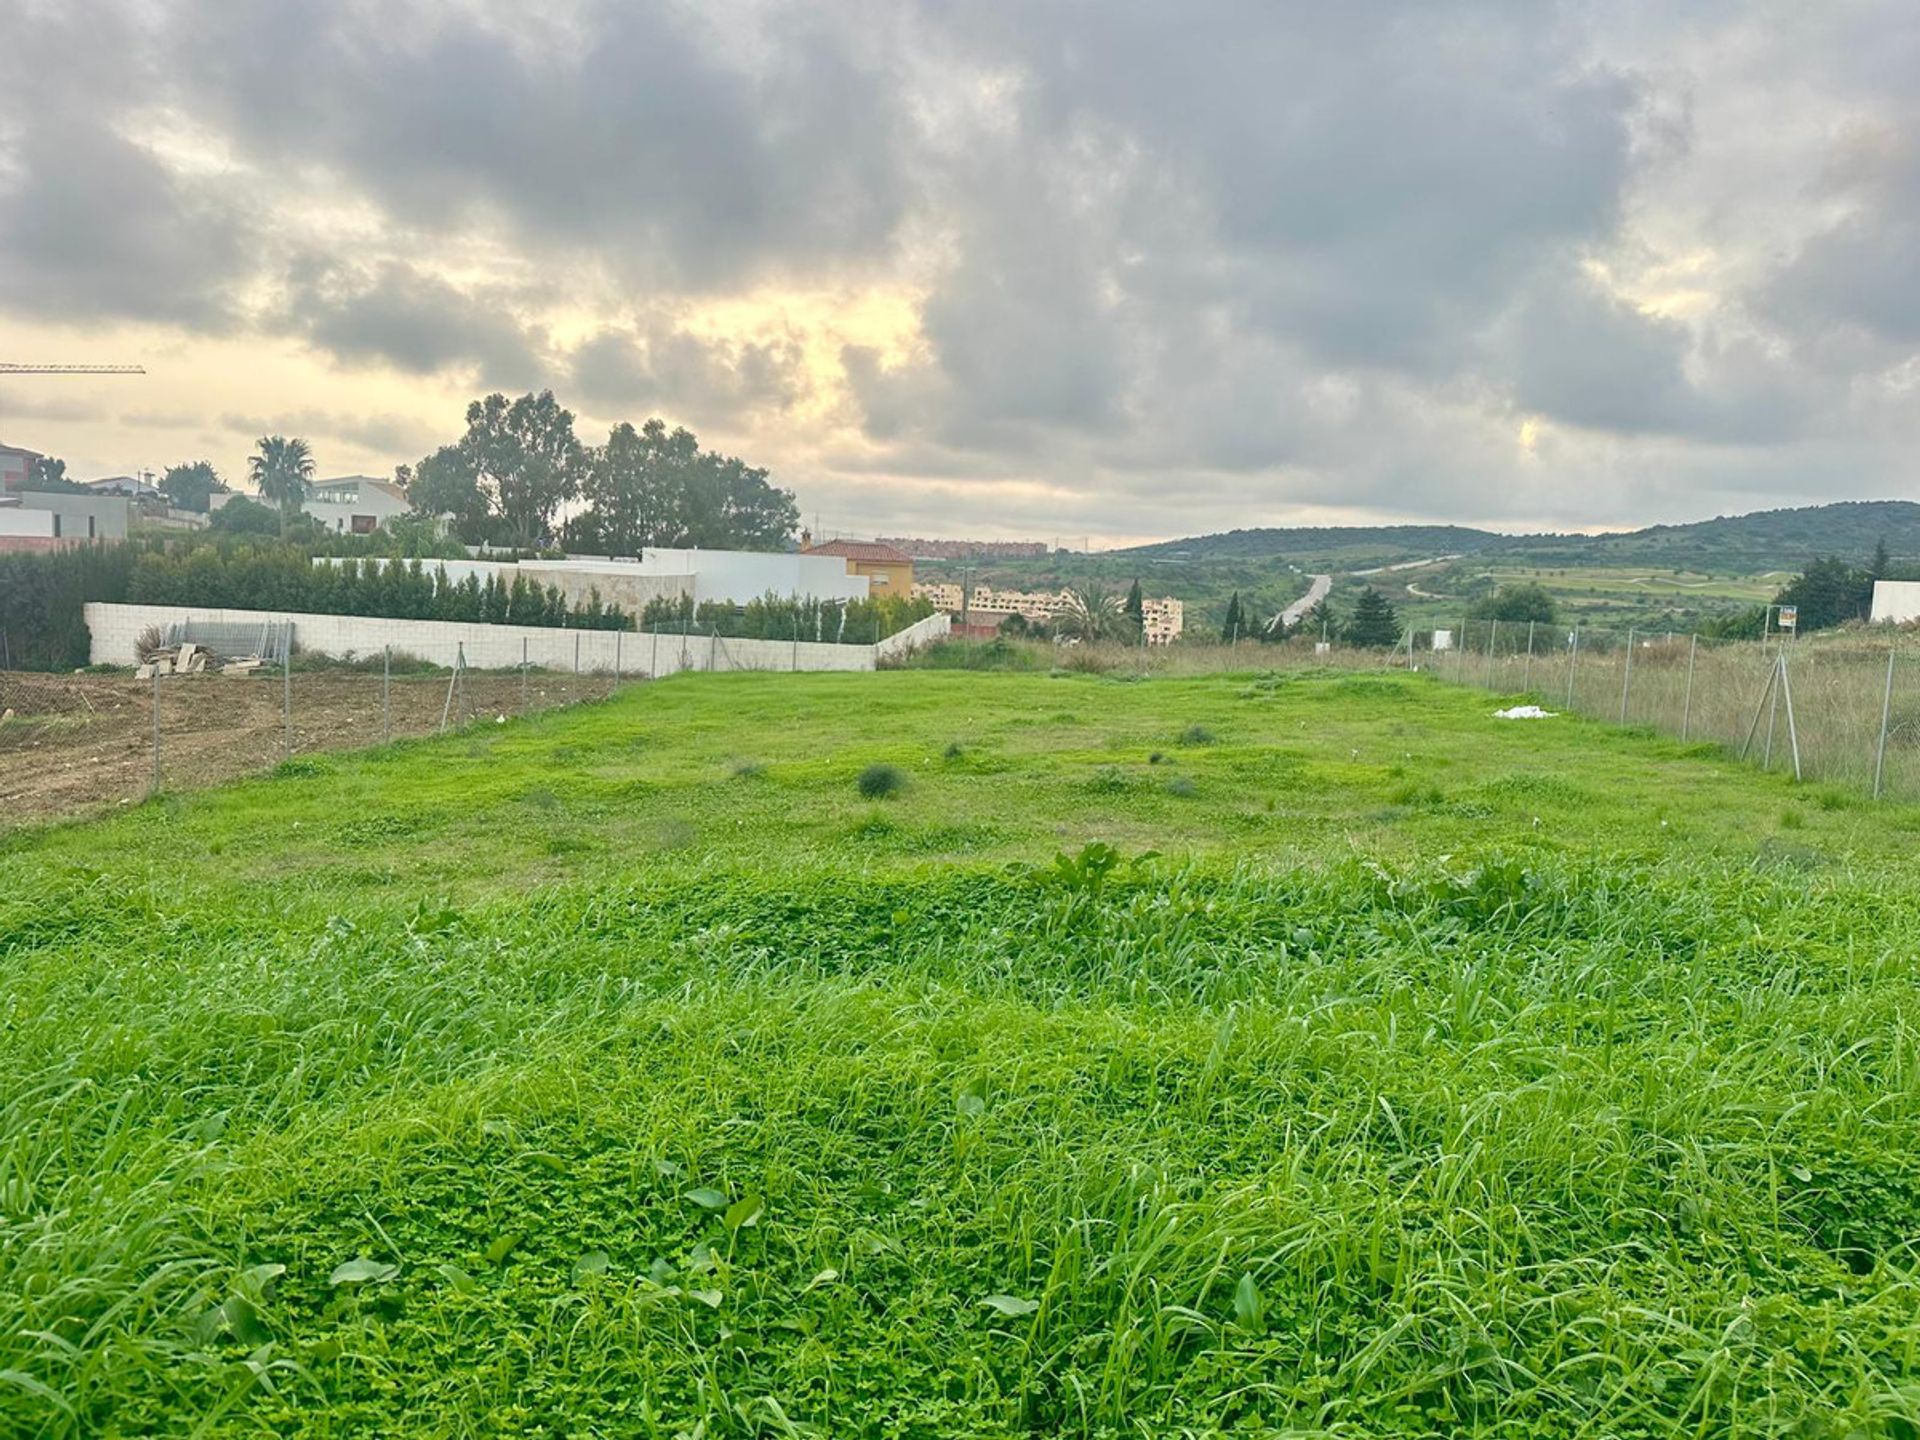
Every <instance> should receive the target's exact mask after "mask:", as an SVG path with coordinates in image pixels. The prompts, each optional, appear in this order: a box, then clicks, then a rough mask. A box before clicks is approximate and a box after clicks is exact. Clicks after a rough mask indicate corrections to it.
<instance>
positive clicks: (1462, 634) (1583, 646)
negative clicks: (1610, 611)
mask: <svg viewBox="0 0 1920 1440" xmlns="http://www.w3.org/2000/svg"><path fill="white" fill-rule="evenodd" d="M1403 661H1404V662H1405V663H1409V664H1412V665H1414V666H1416V667H1419V668H1430V669H1431V670H1432V671H1433V672H1434V673H1435V674H1437V675H1439V676H1441V677H1442V678H1444V679H1447V680H1452V681H1455V682H1457V683H1460V684H1466V685H1475V686H1479V687H1480V688H1482V689H1485V690H1488V691H1491V692H1493V693H1495V694H1498V695H1512V696H1527V697H1529V698H1531V699H1533V700H1534V701H1536V702H1537V703H1539V704H1540V705H1542V706H1544V707H1545V708H1547V709H1551V710H1569V711H1574V712H1576V713H1578V714H1582V715H1591V716H1595V717H1597V718H1599V719H1603V720H1610V721H1613V722H1614V723H1616V724H1621V725H1635V726H1643V727H1645V728H1647V729H1650V730H1653V731H1656V732H1657V733H1659V734H1662V735H1668V736H1671V737H1673V738H1675V739H1677V740H1684V741H1697V742H1700V743H1712V744H1716V745H1719V746H1722V747H1724V748H1725V749H1727V750H1728V751H1730V752H1732V753H1733V754H1735V755H1737V756H1740V757H1742V758H1744V759H1747V760H1749V761H1751V762H1752V763H1754V764H1757V765H1759V766H1761V767H1763V768H1765V769H1770V770H1784V771H1787V772H1789V773H1792V774H1794V775H1795V776H1796V777H1797V778H1799V779H1803V780H1818V781H1825V782H1828V783H1831V784H1835V785H1841V786H1846V787H1848V788H1851V789H1855V790H1858V791H1860V792H1862V793H1864V794H1868V795H1875V796H1879V795H1891V796H1901V797H1914V796H1920V662H1917V659H1916V656H1915V654H1913V653H1911V652H1909V651H1907V650H1903V649H1902V648H1901V646H1900V644H1899V642H1898V640H1897V639H1895V638H1893V637H1891V636H1888V635H1886V634H1837V635H1826V636H1821V637H1818V638H1809V639H1791V638H1787V639H1778V638H1776V639H1772V640H1769V641H1767V642H1765V643H1761V642H1756V641H1747V640H1738V641H1736V640H1712V639H1708V638H1706V637H1702V636H1696V635H1689V634H1684V633H1681V632H1677V631H1667V630H1656V631H1648V630H1639V629H1632V628H1628V629H1612V628H1603V627H1596V626H1568V625H1552V626H1549V625H1542V624H1537V623H1517V624H1516V623H1505V624H1503V623H1501V622H1498V621H1469V622H1466V623H1465V624H1464V625H1462V626H1459V627H1456V628H1453V629H1451V630H1439V631H1434V630H1428V631H1418V632H1414V633H1413V634H1412V635H1411V636H1410V637H1409V640H1408V647H1407V650H1406V652H1405V654H1404V656H1403Z"/></svg>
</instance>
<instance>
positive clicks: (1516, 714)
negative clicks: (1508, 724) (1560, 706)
mask: <svg viewBox="0 0 1920 1440" xmlns="http://www.w3.org/2000/svg"><path fill="white" fill-rule="evenodd" d="M1556 713H1557V712H1555V711H1552V710H1542V709H1541V708H1540V707H1539V706H1538V705H1516V706H1514V707H1513V708H1512V709H1511V710H1496V711H1494V712H1493V718H1494V719H1496V720H1551V719H1553V717H1554V715H1555V714H1556Z"/></svg>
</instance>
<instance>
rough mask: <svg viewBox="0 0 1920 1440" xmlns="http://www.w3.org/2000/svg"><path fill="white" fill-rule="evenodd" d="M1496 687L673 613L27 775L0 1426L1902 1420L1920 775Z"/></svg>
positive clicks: (0, 1066) (657, 1431) (546, 1427)
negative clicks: (916, 664)
mask: <svg viewBox="0 0 1920 1440" xmlns="http://www.w3.org/2000/svg"><path fill="white" fill-rule="evenodd" d="M1493 708H1494V705H1493V703H1492V702H1491V701H1490V698H1489V697H1488V696H1486V695H1484V694H1481V693H1476V692H1474V691H1470V690H1465V689H1457V688H1449V687H1446V686H1443V685H1441V684H1440V683H1438V682H1437V681H1434V680H1432V679H1430V678H1428V677H1425V676H1412V677H1408V676H1389V675H1380V676H1376V675H1338V674H1317V673H1308V674H1298V675H1290V676H1259V675H1239V676H1208V677H1199V678H1192V679H1168V678H1158V679H1152V680H1147V681H1135V680H1128V679H1124V678H1118V677H1103V676H1091V675H1075V676H1060V677H1054V676H1048V675H1044V674H1027V675H1021V674H946V673H936V672H926V671H900V672H888V673H882V674H879V675H845V676H786V675H777V676H770V675H752V674H739V675H720V676H689V677H684V678H681V679H676V680H672V681H667V682H663V683H660V684H656V685H647V686H638V687H634V688H631V689H629V690H627V691H625V692H623V693H622V694H621V695H620V696H619V697H618V698H617V699H615V700H613V701H610V702H607V703H604V704H598V705H592V706H587V707H582V708H579V709H576V710H573V711H568V712H554V713H550V714H547V715H544V716H541V717H539V718H537V719H534V720H531V721H528V722H515V723H509V724H504V725H498V726H493V725H489V726H485V727H481V728H478V729H476V730H474V731H471V732H467V733H464V734H461V735H457V736H452V737H448V738H446V739H444V740H440V741H434V742H421V743H414V744H403V745H398V746H394V747H391V748H389V749H385V750H380V751H374V752H369V753H366V754H362V755H357V756H348V757H337V756H336V757H330V758H324V759H321V758H313V759H297V760H295V761H293V762H291V763H289V764H288V765H286V766H284V767H282V770H281V772H280V773H278V774H276V775H275V776H273V777H272V778H267V779H262V780H259V781H256V782H252V783H248V784H242V785H238V786H233V787H229V788H226V789H222V790H218V791H213V792H208V793H203V794H198V795H191V796H181V797H170V798H165V799H162V800H160V801H156V802H153V803H150V804H148V805H146V806H143V807H140V808H138V809H136V810H133V811H130V812H128V813H125V814H123V815H120V816H117V817H114V818H112V819H110V820H106V821H102V822H98V823H90V824H84V825H75V826H69V827H63V828H54V829H49V830H43V831H15V832H13V833H12V834H11V835H0V965H3V966H4V968H3V969H0V975H3V976H4V979H3V980H0V986H3V988H0V1432H4V1433H7V1434H22V1435H37V1434H46V1435H86V1436H116V1435H122V1436H134V1435H153V1434H167V1435H176V1434H177V1435H188V1434H192V1435H200V1436H255V1435H270V1434H271V1435H324V1436H360V1435H400V1434H405V1435H430V1436H449V1437H453V1436H479V1435H488V1436H529V1435H531V1436H561V1435H567V1436H574V1435H588V1436H660V1437H677V1436H687V1437H695V1436H698V1437H719V1436H743V1437H744V1436H758V1435H779V1436H790V1435H809V1436H852V1435H858V1436H869V1435H871V1436H915V1437H929V1440H931V1437H949V1436H996V1435H1010V1434H1047V1435H1052V1434H1070V1435H1085V1436H1122V1435H1125V1436H1146V1435H1190V1436H1201V1435H1216V1434H1234V1435H1274V1434H1292V1435H1299V1434H1334V1435H1352V1436H1359V1435H1373V1434H1419V1435H1456V1434H1472V1435H1487V1436H1494V1435H1498V1436H1503V1437H1505V1436H1527V1435H1539V1436H1548V1435H1552V1436H1563V1435H1588V1436H1595V1437H1601V1436H1679V1435H1687V1436H1706V1435H1733V1434H1739V1435H1753V1434H1781V1435H1795V1436H1833V1437H1840V1436H1889V1437H1892V1436H1901V1437H1907V1436H1913V1435H1915V1434H1916V1433H1920V1430H1916V1427H1917V1426H1920V1287H1917V1286H1916V1283H1915V1279H1914V1267H1915V1263H1916V1259H1920V1255H1917V1254H1916V1243H1917V1242H1920V985H1916V969H1915V954H1916V949H1917V948H1920V901H1917V899H1916V890H1915V877H1916V864H1915V861H1914V859H1913V858H1912V855H1913V851H1914V843H1915V838H1916V836H1917V835H1920V811H1916V810H1914V809H1912V808H1908V807H1902V806H1880V807H1869V806H1867V805H1865V804H1863V803H1860V802H1858V801H1856V800H1855V799H1854V798H1852V797H1851V796H1850V795H1848V794H1846V793H1843V792H1840V791H1837V790H1826V789H1821V788H1819V787H1806V788H1793V787H1791V786H1789V785H1788V784H1787V783H1786V782H1785V781H1784V780H1782V779H1781V778H1779V777H1777V776H1766V775H1760V774H1757V773H1754V772H1752V771H1749V770H1745V769H1741V768H1739V767H1736V766H1735V765H1733V764H1731V763H1729V762H1727V761H1725V760H1724V759H1722V758H1720V757H1719V756H1718V754H1717V752H1715V751H1712V750H1710V749H1707V748H1703V747H1685V746H1681V745H1678V744H1674V743H1671V742H1667V741H1663V740H1658V739H1654V738H1652V737H1650V736H1648V735H1645V734H1641V733H1636V732H1632V731H1622V730H1616V729H1612V728H1609V727H1606V726H1603V725H1600V724H1597V723H1592V722H1588V721H1584V720H1580V719H1576V718H1565V717H1563V718H1560V719H1556V720H1552V721H1547V722H1538V723H1517V722H1502V721H1497V720H1493V719H1491V718H1490V717H1489V712H1490V711H1491V710H1492V709H1493ZM874 766H888V767H892V770H891V771H890V772H889V771H880V772H873V773H869V774H867V775H866V779H865V783H864V784H863V783H862V776H863V772H868V771H869V770H870V767H874ZM863 789H864V790H867V791H871V792H891V793H881V794H880V795H879V798H864V797H863V795H862V790H863Z"/></svg>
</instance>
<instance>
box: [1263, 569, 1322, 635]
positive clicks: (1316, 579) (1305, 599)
mask: <svg viewBox="0 0 1920 1440" xmlns="http://www.w3.org/2000/svg"><path fill="white" fill-rule="evenodd" d="M1308 578H1309V580H1310V581H1311V582H1312V583H1310V584H1309V585H1308V586H1307V593H1306V594H1304V595H1302V596H1301V597H1300V598H1299V599H1298V600H1296V601H1294V602H1293V603H1292V604H1291V605H1289V606H1287V608H1286V609H1284V610H1282V611H1281V612H1280V613H1279V614H1278V615H1277V616H1275V617H1274V618H1275V619H1276V620H1277V621H1278V622H1279V623H1280V624H1281V625H1284V626H1287V627H1288V628H1292V627H1293V626H1295V625H1298V624H1299V623H1300V617H1301V616H1302V615H1304V614H1306V613H1307V611H1309V610H1311V609H1312V608H1313V607H1314V605H1315V604H1317V603H1318V602H1319V601H1321V600H1324V599H1326V598H1327V592H1328V591H1330V590H1332V589H1333V577H1332V576H1331V575H1313V576H1309V577H1308ZM1268 628H1272V627H1271V626H1269V627H1268Z"/></svg>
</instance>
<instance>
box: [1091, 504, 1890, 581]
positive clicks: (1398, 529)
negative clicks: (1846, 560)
mask: <svg viewBox="0 0 1920 1440" xmlns="http://www.w3.org/2000/svg"><path fill="white" fill-rule="evenodd" d="M1882 541H1884V542H1885V543H1886V545H1887V548H1888V549H1889V550H1890V551H1892V553H1893V554H1894V556H1895V557H1896V558H1903V559H1909V560H1912V559H1920V504H1916V503H1914V502H1913V501H1910V500H1846V501H1839V502H1836V503H1834V504H1830V505H1807V506H1802V507H1799V508H1797V509H1790V510H1761V511H1756V512H1754V513H1753V514H1749V515H1722V516H1719V517H1717V518H1715V519H1712V520H1699V521H1695V522H1692V523H1690V524H1684V525H1651V526H1648V527H1646V528H1645V529H1641V530H1628V531H1622V532H1618V533H1612V534H1604V535H1501V534H1496V533H1494V532H1493V531H1490V530H1477V529H1473V528H1471V527H1468V526H1460V525H1359V526H1350V527H1349V526H1332V527H1328V526H1310V527H1302V528H1297V529H1285V528H1277V529H1259V530H1233V531H1229V532H1227V533H1225V534H1220V535H1201V536H1195V537H1194V538H1192V539H1188V540H1170V541H1166V542H1165V543H1163V544H1157V545H1144V546H1140V547H1137V548H1135V549H1132V550H1125V551H1120V552H1118V553H1119V554H1121V555H1127V556H1139V557H1141V558H1156V557H1158V558H1172V557H1181V558H1184V559H1187V560H1190V561H1192V560H1202V559H1215V560H1233V559H1261V558H1267V559H1271V558H1274V557H1279V558H1283V559H1286V560H1291V561H1295V562H1297V563H1299V564H1301V565H1303V566H1307V567H1308V568H1313V569H1322V570H1325V569H1343V568H1344V569H1354V568H1362V567H1364V566H1368V565H1387V564H1396V563H1400V562H1404V561H1410V560H1425V559H1432V558H1435V557H1437V556H1441V555H1474V556H1478V557H1481V558H1483V559H1489V560H1494V561H1497V562H1498V563H1500V564H1502V565H1505V566H1509V567H1518V566H1529V565H1531V566H1582V567H1586V566H1595V567H1606V566H1619V565H1643V566H1646V565H1650V566H1656V567H1660V568H1663V569H1683V570H1689V571H1699V572H1707V573H1717V574H1722V575H1728V574H1732V575H1749V574H1756V573H1759V572H1761V571H1765V570H1772V569H1783V570H1798V569H1799V568H1800V567H1801V566H1803V565H1804V564H1806V562H1807V561H1809V560H1811V559H1813V558H1815V557H1816V556H1820V555H1847V556H1860V557H1865V556H1867V555H1871V554H1872V553H1873V548H1874V546H1875V545H1876V544H1879V543H1880V542H1882Z"/></svg>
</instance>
